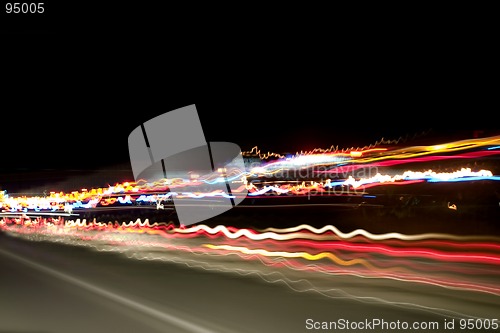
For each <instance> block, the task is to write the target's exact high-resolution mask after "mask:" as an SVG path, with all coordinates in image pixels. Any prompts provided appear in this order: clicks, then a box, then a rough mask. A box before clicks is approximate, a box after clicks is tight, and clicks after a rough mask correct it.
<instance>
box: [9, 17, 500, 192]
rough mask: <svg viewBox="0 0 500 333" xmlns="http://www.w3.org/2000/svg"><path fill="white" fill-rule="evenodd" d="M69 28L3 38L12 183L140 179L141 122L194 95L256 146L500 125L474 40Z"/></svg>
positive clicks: (242, 141) (17, 186)
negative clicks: (467, 44)
mask: <svg viewBox="0 0 500 333" xmlns="http://www.w3.org/2000/svg"><path fill="white" fill-rule="evenodd" d="M232 22H233V23H234V21H232ZM63 28H64V27H58V26H57V25H54V26H51V29H49V30H50V32H49V33H44V34H30V33H26V34H12V36H5V35H4V36H3V37H12V38H5V39H4V42H3V43H4V44H3V45H4V46H7V47H4V48H3V49H4V50H9V53H8V54H7V55H6V56H7V57H6V58H7V60H6V61H4V65H3V72H2V77H1V80H2V82H3V83H4V85H3V86H4V88H3V89H2V118H3V119H2V155H1V162H2V163H1V167H0V170H1V174H0V187H1V188H3V189H6V190H7V191H8V192H9V193H13V192H18V191H30V190H32V189H36V191H39V190H40V189H41V188H43V189H47V190H52V189H54V188H53V187H54V186H60V187H61V188H62V189H63V190H71V189H79V188H80V187H82V186H86V187H92V186H93V187H100V186H106V185H107V181H106V179H110V180H109V182H114V181H122V180H126V179H128V180H133V179H131V177H132V173H131V170H130V161H129V156H128V146H127V138H128V135H129V134H130V132H131V131H132V130H133V129H134V128H136V127H137V126H139V125H140V124H141V123H143V122H144V121H147V120H149V119H150V118H152V117H155V116H157V115H160V114H162V113H164V112H168V111H171V110H174V109H176V108H179V107H183V106H186V105H190V104H195V105H196V106H197V109H198V112H199V115H200V119H201V122H202V126H203V129H204V132H205V137H206V139H207V141H230V142H235V143H238V144H239V145H240V147H241V148H242V149H243V150H247V149H250V148H251V147H253V146H255V145H257V146H259V147H261V148H262V149H264V150H266V151H267V150H276V151H281V152H286V151H288V152H295V151H297V150H300V149H305V150H308V149H312V148H315V147H322V148H328V147H329V146H330V145H339V147H340V148H343V147H345V148H348V147H352V146H354V147H357V146H363V145H367V144H371V143H374V142H375V141H377V140H379V139H381V138H382V137H384V138H386V139H397V138H399V137H400V136H403V137H407V138H409V139H412V138H415V137H418V138H421V137H422V133H427V134H426V136H425V137H427V138H430V137H436V138H438V139H437V140H441V139H442V140H446V138H460V137H463V138H466V137H471V136H472V133H473V131H474V130H484V131H485V133H498V129H499V127H498V124H497V122H496V121H495V120H494V119H493V118H492V117H494V116H495V115H496V113H497V112H498V100H497V97H496V95H497V92H496V91H495V90H494V89H493V87H492V86H491V85H490V84H489V82H490V81H489V80H487V78H488V77H490V76H491V75H493V72H492V70H491V68H490V67H489V64H490V63H489V60H488V58H485V57H484V56H483V55H482V54H481V53H480V51H481V50H482V49H481V48H478V49H476V50H477V51H478V52H479V56H477V58H482V61H481V62H477V61H475V58H473V57H470V56H468V55H467V56H466V55H464V54H463V53H460V52H456V51H457V50H459V49H460V48H462V47H463V41H461V43H462V44H447V45H444V44H443V43H442V42H439V41H429V40H427V41H426V40H425V39H424V38H422V37H420V36H418V35H416V34H415V35H413V37H411V36H410V37H409V40H407V41H406V43H404V42H403V41H401V39H398V38H394V39H391V38H388V39H387V40H386V41H385V43H384V42H382V41H381V40H380V39H378V38H375V36H365V35H362V37H363V39H362V40H360V39H359V38H354V37H353V36H345V35H343V36H340V35H337V37H336V38H334V40H335V41H336V43H333V44H332V43H329V42H327V41H328V40H327V39H325V38H324V37H328V36H329V35H328V33H327V32H324V33H323V34H322V35H318V34H315V35H307V34H305V35H304V34H303V35H298V34H296V32H298V31H303V29H302V30H300V29H297V30H293V31H289V32H288V33H286V32H284V31H283V30H279V29H278V30H271V31H258V32H257V31H254V30H251V29H247V28H245V29H243V28H242V29H241V31H240V33H239V34H229V33H228V32H227V29H223V28H224V25H222V24H221V25H220V27H219V26H218V27H217V29H212V30H210V29H208V32H207V31H206V30H207V29H205V30H197V32H196V34H194V33H193V34H190V35H189V36H187V37H186V36H185V35H182V37H179V36H178V35H177V37H178V39H175V41H174V40H173V39H172V36H175V34H172V33H170V32H169V33H168V34H167V33H164V34H163V33H162V32H161V31H162V30H159V31H158V30H157V31H156V32H155V33H152V32H150V31H148V30H147V28H143V29H142V30H141V29H139V30H134V29H132V28H130V29H128V30H126V31H124V30H122V31H119V30H115V29H113V26H112V24H109V25H106V26H105V27H101V29H89V30H88V31H86V30H85V29H83V28H82V27H80V28H79V29H77V31H73V32H71V31H70V32H67V31H64V29H63ZM235 35H237V36H238V38H235V37H234V36H235ZM325 35H326V36H325ZM188 37H190V38H188ZM195 37H196V38H195ZM330 37H332V36H330ZM357 37H360V36H357ZM371 37H373V38H371ZM177 41H178V43H177ZM354 41H355V42H356V43H354ZM394 41H398V44H397V45H394ZM11 42H12V43H11ZM417 43H418V44H417ZM471 43H472V40H471ZM417 45H419V46H420V47H416V46H417ZM354 46H356V47H354ZM476 46H477V45H476ZM484 54H490V55H491V53H488V50H484ZM4 55H5V54H4ZM477 58H476V59H477ZM5 64H9V65H8V66H6V65H5ZM97 174H99V176H97ZM54 184H55V185H54ZM63 187H64V188H63Z"/></svg>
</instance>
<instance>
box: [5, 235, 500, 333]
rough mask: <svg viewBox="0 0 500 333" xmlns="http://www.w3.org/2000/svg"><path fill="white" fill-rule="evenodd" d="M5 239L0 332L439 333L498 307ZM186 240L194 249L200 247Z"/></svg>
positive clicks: (462, 298) (428, 293)
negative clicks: (406, 331) (407, 330)
mask: <svg viewBox="0 0 500 333" xmlns="http://www.w3.org/2000/svg"><path fill="white" fill-rule="evenodd" d="M0 235H1V236H0V267H1V271H0V272H1V273H0V291H1V292H0V295H1V301H0V318H1V321H0V332H2V333H6V332H19V333H20V332H23V333H59V332H60V333H80V332H82V333H83V332H85V333H88V332H95V333H100V332H102V333H109V332H121V333H126V332H143V333H147V332H175V333H182V332H200V333H201V332H205V333H209V332H217V333H225V332H234V333H254V332H263V333H265V332H311V331H325V330H324V327H323V326H322V325H331V322H336V323H337V324H339V323H340V324H342V323H343V324H344V325H345V323H346V322H347V321H349V323H350V325H355V327H361V326H360V325H365V326H366V325H368V326H367V327H365V326H363V328H364V330H349V331H365V332H366V331H370V332H383V331H388V330H387V327H389V328H391V327H392V328H394V329H389V330H390V331H403V330H398V329H395V328H396V325H402V324H404V323H406V324H408V325H410V326H411V325H421V326H420V327H422V325H427V328H426V329H421V330H417V329H413V330H412V331H414V332H429V331H436V332H437V331H442V330H444V325H445V323H448V325H449V323H450V322H453V323H454V325H455V329H457V328H458V323H459V321H460V320H462V321H465V320H467V319H468V318H478V316H484V318H489V319H488V323H490V322H491V323H492V322H493V321H490V319H491V318H493V317H495V316H496V317H497V318H498V313H499V312H498V310H499V309H500V297H499V295H494V294H492V293H481V292H476V291H457V290H455V289H448V288H442V287H439V286H434V285H430V284H429V285H425V284H423V285H418V284H414V283H407V282H402V281H396V280H389V279H363V278H360V277H356V276H353V275H347V276H344V277H342V276H335V277H329V278H325V277H320V276H319V273H318V272H317V271H315V272H311V273H307V272H304V271H293V270H290V269H287V268H286V267H284V268H279V269H278V268H276V269H274V270H272V271H268V270H266V266H265V265H263V264H262V263H263V262H260V261H244V260H241V259H240V260H239V261H237V260H236V261H235V260H232V259H229V258H225V257H224V256H219V257H217V258H215V259H214V258H213V257H212V256H207V255H205V256H203V255H200V254H195V253H184V254H182V253H177V254H176V255H174V256H171V257H170V258H171V260H154V258H157V259H158V258H161V256H162V250H160V249H159V248H154V247H153V246H151V247H150V248H149V252H148V253H149V254H148V255H142V257H141V256H140V255H138V253H137V252H136V250H137V247H135V248H133V247H131V248H129V250H123V249H121V250H117V248H116V247H114V245H117V243H115V244H113V242H110V241H109V239H108V241H107V242H106V244H107V246H105V242H103V241H101V242H100V243H99V244H100V245H99V246H97V245H96V246H94V247H89V246H78V244H77V243H74V245H67V242H61V241H59V240H58V241H47V239H43V238H37V239H34V238H31V239H29V237H28V238H27V236H20V235H16V234H12V233H1V234H0ZM141 237H154V236H151V235H143V236H141ZM117 239H118V238H117ZM85 241H86V243H85V244H88V243H90V240H89V239H86V240H85ZM183 242H188V243H189V242H190V246H191V247H193V242H197V241H193V240H189V241H188V240H183ZM94 243H95V244H97V243H96V242H95V241H94ZM82 244H83V243H82ZM142 247H144V246H142ZM163 252H165V253H167V252H169V251H168V250H164V251H163ZM170 252H171V251H170ZM152 253H156V256H152V255H151V254H152ZM165 253H164V254H165ZM190 256H191V257H200V256H201V257H210V258H204V259H197V260H192V259H191V258H189V257H190ZM164 258H166V256H164ZM172 258H177V259H178V260H173V259H172ZM181 258H184V259H183V260H181ZM137 259H142V260H137ZM144 259H149V260H144ZM195 263H197V264H195ZM315 274H316V276H315ZM320 286H323V288H320ZM355 292H358V294H359V295H362V296H361V297H353V296H352V295H354V294H355ZM349 295H351V296H349ZM395 300H399V301H395ZM475 320H481V321H482V320H485V319H475ZM497 320H498V319H497ZM375 323H378V324H377V326H375V327H373V324H375ZM382 323H383V324H384V325H386V327H385V329H383V328H384V327H382ZM433 325H434V326H433ZM435 325H438V326H435ZM321 327H323V329H320V328H321ZM350 327H351V328H354V326H350ZM431 328H432V329H431ZM437 328H439V330H438V329H437ZM328 331H336V330H334V329H331V327H330V328H329V330H328ZM447 331H449V332H453V330H451V329H449V330H447ZM459 331H460V330H458V329H457V330H456V332H459ZM470 331H474V332H476V331H477V332H479V331H480V330H470ZM487 331H489V332H491V331H492V330H491V329H490V330H487ZM497 331H498V330H497Z"/></svg>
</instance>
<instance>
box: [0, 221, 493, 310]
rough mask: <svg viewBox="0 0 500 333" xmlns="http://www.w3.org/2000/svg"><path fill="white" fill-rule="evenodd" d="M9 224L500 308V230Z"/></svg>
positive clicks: (12, 230) (160, 255) (103, 246)
mask: <svg viewBox="0 0 500 333" xmlns="http://www.w3.org/2000/svg"><path fill="white" fill-rule="evenodd" d="M1 228H2V229H3V230H4V232H6V233H9V234H11V235H14V236H16V237H23V238H26V239H30V240H32V241H42V240H43V241H52V242H60V243H65V244H71V245H75V246H87V247H90V248H94V249H95V250H97V251H112V252H119V253H122V254H124V255H126V256H127V257H129V258H131V259H137V260H163V261H168V262H174V263H177V264H184V265H187V266H188V267H192V268H201V269H209V270H216V271H221V272H225V273H232V274H238V275H256V276H258V277H259V278H261V279H264V280H265V281H266V282H269V283H283V284H285V285H287V286H288V287H290V288H291V289H292V290H296V291H300V292H315V293H319V294H321V295H325V296H327V297H333V298H337V297H347V298H352V299H356V300H363V301H367V300H369V301H370V302H379V303H387V304H393V305H396V306H405V307H413V308H420V309H425V310H426V311H432V312H434V313H441V314H443V313H446V314H447V315H452V314H454V313H455V314H460V316H471V317H482V316H485V315H486V313H489V312H490V311H493V309H496V310H497V304H498V302H499V301H500V299H499V297H500V288H499V287H498V279H499V278H500V270H499V269H498V268H499V267H500V246H499V244H498V238H495V237H488V236H457V235H448V234H439V233H432V234H420V235H404V234H400V233H388V234H379V235H374V234H372V233H369V232H367V231H365V230H355V231H353V232H350V233H343V232H341V231H339V230H338V229H337V228H336V227H334V226H331V225H329V226H324V227H322V228H315V227H312V226H309V225H299V226H296V227H292V228H281V229H280V228H267V229H263V230H256V229H250V228H245V229H238V228H235V227H230V226H223V225H218V226H215V227H209V226H207V225H196V226H190V227H187V228H186V227H174V226H172V225H170V224H158V223H155V224H151V225H150V224H149V223H148V222H142V221H140V220H137V221H135V222H127V223H122V224H117V223H115V224H106V223H102V222H97V221H92V222H90V223H87V222H86V221H81V220H77V221H72V220H68V221H65V222H64V223H61V224H59V225H54V224H50V225H49V224H44V223H38V224H35V223H32V224H29V223H28V224H26V223H25V224H15V223H4V224H3V225H2V226H1ZM207 240H209V241H207ZM311 263H314V264H311ZM354 281H357V283H354ZM368 281H369V283H370V285H372V286H377V285H379V286H384V285H386V284H387V283H389V281H391V282H390V284H391V285H393V286H394V287H397V286H398V285H399V288H402V290H407V291H406V292H401V293H397V294H391V293H385V294H384V293H381V292H379V291H377V290H378V288H376V287H374V288H361V287H360V286H363V285H365V283H367V282H368ZM384 281H387V282H384ZM355 285H357V287H354V286H355ZM424 286H426V288H433V289H436V290H434V291H432V292H430V291H427V292H426V293H425V295H427V296H422V295H420V296H419V297H415V296H414V295H412V293H413V292H417V291H418V290H420V289H421V288H424ZM440 289H441V290H443V289H449V290H453V291H454V292H455V293H459V294H463V297H465V298H470V297H473V298H476V299H478V300H479V299H480V300H481V302H483V303H484V304H483V306H481V307H478V308H476V307H470V306H466V305H464V304H463V303H462V302H458V301H456V300H455V301H451V300H450V301H449V302H445V303H442V301H440V302H441V303H440V304H441V305H442V307H441V308H438V307H436V306H435V305H436V300H435V299H434V298H433V297H432V296H431V295H432V293H437V294H439V293H440V292H439V290H440ZM480 295H483V296H480ZM457 297H458V296H457ZM408 299H412V300H413V301H412V302H408ZM489 304H491V305H492V307H490V305H489ZM481 311H482V312H481ZM493 312H495V311H493Z"/></svg>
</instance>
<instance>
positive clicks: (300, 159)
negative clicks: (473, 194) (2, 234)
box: [0, 136, 500, 212]
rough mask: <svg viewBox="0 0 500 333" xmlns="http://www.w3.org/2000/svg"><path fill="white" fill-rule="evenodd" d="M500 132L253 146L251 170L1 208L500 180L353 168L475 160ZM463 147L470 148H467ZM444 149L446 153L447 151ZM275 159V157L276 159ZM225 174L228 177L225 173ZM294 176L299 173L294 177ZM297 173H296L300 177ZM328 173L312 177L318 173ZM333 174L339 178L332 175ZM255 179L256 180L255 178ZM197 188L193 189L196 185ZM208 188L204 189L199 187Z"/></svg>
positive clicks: (465, 173)
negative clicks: (440, 140) (298, 148)
mask: <svg viewBox="0 0 500 333" xmlns="http://www.w3.org/2000/svg"><path fill="white" fill-rule="evenodd" d="M499 143H500V137H499V136H495V137H489V138H481V139H470V140H461V141H455V142H450V143H445V144H440V145H431V146H412V147H404V148H395V149H388V148H379V147H373V146H369V147H364V148H362V149H359V148H357V149H350V150H341V151H339V150H338V149H334V148H333V147H331V148H330V149H323V150H322V149H315V150H312V151H308V152H300V153H297V154H295V155H293V156H288V157H286V156H283V155H280V154H277V153H267V154H261V153H260V151H259V150H257V148H256V147H255V148H254V149H252V150H251V151H250V152H246V153H244V154H243V155H244V156H251V155H258V156H259V157H261V159H260V162H258V163H252V165H250V166H249V170H248V171H247V170H240V169H238V168H233V167H231V168H228V169H224V170H217V171H216V172H213V173H211V174H208V175H195V176H193V177H191V178H190V179H182V178H172V179H159V180H157V181H156V182H147V181H145V180H139V181H137V182H124V183H121V184H120V183H117V184H115V185H113V186H109V187H107V188H92V189H90V190H87V189H82V190H81V191H73V192H71V193H63V192H50V194H49V195H48V196H32V197H27V196H17V197H11V196H9V195H8V194H7V193H6V192H4V193H1V194H0V208H1V210H2V211H3V212H29V211H34V212H41V211H51V212H73V211H75V210H78V209H92V208H96V207H107V206H112V205H133V204H134V203H140V202H142V203H152V204H153V203H156V204H160V203H161V202H167V201H169V200H171V199H172V198H174V197H181V198H192V199H202V198H217V197H227V198H234V197H235V196H237V195H239V193H246V192H248V195H249V196H252V197H256V196H260V195H268V194H275V195H283V194H286V195H309V194H310V193H311V192H314V193H323V192H328V191H329V190H330V189H332V188H335V187H339V186H340V187H346V188H352V189H356V190H363V191H364V190H367V189H368V188H370V187H373V186H380V185H390V184H398V185H402V184H412V183H415V182H445V181H446V182H456V181H478V180H490V181H491V180H493V181H498V180H500V178H499V176H496V175H493V174H492V172H491V171H489V170H478V171H473V170H472V169H471V168H460V169H458V170H456V171H452V172H436V171H433V170H424V171H416V170H406V171H404V172H402V173H396V174H394V173H391V174H389V173H381V172H377V173H376V174H374V175H367V176H366V177H362V176H359V175H357V176H355V175H354V172H355V171H360V170H361V171H362V170H371V169H374V168H379V167H381V168H388V167H391V166H394V165H401V164H404V163H413V165H414V163H416V162H434V161H441V160H444V159H465V160H468V161H470V160H473V159H478V158H482V157H489V156H493V155H496V154H499V153H500V150H499V149H496V147H498V144H499ZM464 150H472V151H465V152H464ZM443 154H446V155H443ZM273 158H274V159H273ZM222 174H224V175H226V176H227V177H221V175H222ZM290 175H295V176H296V177H290ZM297 175H298V176H297ZM318 175H324V176H326V177H325V178H324V179H322V180H313V179H312V178H313V177H314V176H318ZM333 176H335V178H333ZM255 180H257V181H255ZM222 181H224V182H225V181H230V182H233V183H238V184H239V187H238V188H237V189H233V190H232V193H231V195H229V194H228V193H226V192H224V191H221V190H217V191H213V190H210V185H213V184H215V183H219V182H222ZM195 187H196V188H197V190H195V191H193V190H191V189H192V188H195ZM201 187H205V188H206V189H205V190H200V188H201Z"/></svg>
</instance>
